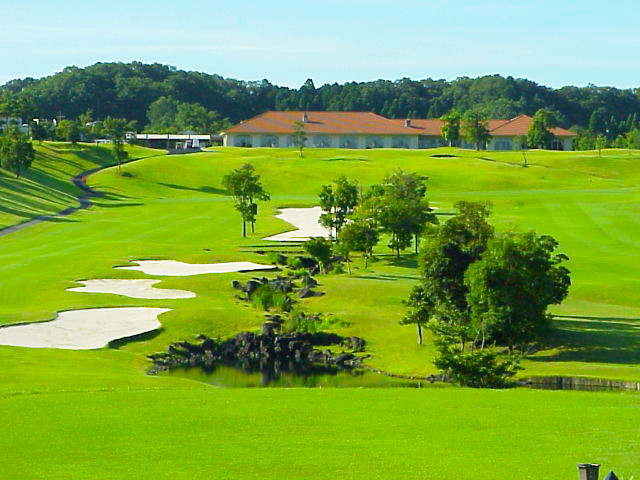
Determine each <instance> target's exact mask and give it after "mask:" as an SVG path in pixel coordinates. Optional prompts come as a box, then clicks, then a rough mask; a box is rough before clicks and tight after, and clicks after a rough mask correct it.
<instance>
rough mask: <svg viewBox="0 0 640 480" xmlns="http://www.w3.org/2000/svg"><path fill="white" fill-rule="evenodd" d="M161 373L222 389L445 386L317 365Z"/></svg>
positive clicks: (193, 369)
mask: <svg viewBox="0 0 640 480" xmlns="http://www.w3.org/2000/svg"><path fill="white" fill-rule="evenodd" d="M160 375H163V376H172V377H180V378H185V379H189V380H192V381H196V382H202V383H206V384H208V385H212V386H215V387H222V388H247V387H249V388H250V387H276V388H361V387H367V388H389V387H396V388H421V387H427V386H429V387H434V386H436V387H443V386H444V384H442V383H439V384H438V383H435V384H430V383H428V382H426V381H425V382H421V381H417V380H405V379H401V378H393V377H387V376H386V375H380V374H377V373H373V372H369V371H366V370H352V371H344V370H342V371H340V370H337V369H336V370H331V369H328V368H327V367H322V366H318V367H317V368H314V369H312V370H309V371H306V372H304V373H299V372H298V373H293V372H278V373H276V372H275V371H274V370H273V369H265V370H262V371H253V372H249V373H245V372H243V371H241V370H238V369H236V368H234V367H230V366H225V365H219V366H216V367H214V368H213V369H212V370H211V371H209V372H206V371H204V370H203V369H201V368H199V367H190V368H177V369H175V370H171V371H169V372H162V373H160Z"/></svg>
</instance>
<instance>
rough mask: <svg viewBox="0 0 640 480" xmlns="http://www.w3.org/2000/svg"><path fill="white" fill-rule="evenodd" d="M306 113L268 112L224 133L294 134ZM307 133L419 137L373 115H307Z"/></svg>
mask: <svg viewBox="0 0 640 480" xmlns="http://www.w3.org/2000/svg"><path fill="white" fill-rule="evenodd" d="M304 113H305V112H303V111H290V112H274V111H272V112H266V113H263V114H261V115H258V116H256V117H253V118H250V119H249V120H245V121H244V122H241V123H239V124H237V125H234V126H233V127H230V128H228V129H227V130H226V131H225V132H224V133H280V134H291V133H293V124H294V122H300V121H302V117H303V115H304ZM306 114H307V122H306V123H305V124H304V130H305V132H306V133H312V134H364V135H383V134H387V135H415V134H416V132H415V130H413V129H411V128H407V127H405V126H404V124H401V125H399V124H397V122H396V121H393V120H389V119H388V118H385V117H382V116H380V115H376V114H375V113H372V112H306Z"/></svg>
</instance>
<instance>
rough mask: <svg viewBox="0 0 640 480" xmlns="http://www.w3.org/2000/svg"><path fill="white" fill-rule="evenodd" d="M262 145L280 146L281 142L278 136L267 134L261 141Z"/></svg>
mask: <svg viewBox="0 0 640 480" xmlns="http://www.w3.org/2000/svg"><path fill="white" fill-rule="evenodd" d="M260 146H261V147H279V146H280V142H278V137H276V136H275V135H265V136H263V137H262V142H260Z"/></svg>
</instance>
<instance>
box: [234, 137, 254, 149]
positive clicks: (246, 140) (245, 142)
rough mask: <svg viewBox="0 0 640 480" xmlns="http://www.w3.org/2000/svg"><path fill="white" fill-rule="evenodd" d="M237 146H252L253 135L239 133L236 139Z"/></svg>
mask: <svg viewBox="0 0 640 480" xmlns="http://www.w3.org/2000/svg"><path fill="white" fill-rule="evenodd" d="M235 146H236V147H252V146H253V145H252V143H251V137H250V136H249V135H239V136H237V137H236V141H235Z"/></svg>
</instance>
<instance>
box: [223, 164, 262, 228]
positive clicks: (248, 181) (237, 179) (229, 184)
mask: <svg viewBox="0 0 640 480" xmlns="http://www.w3.org/2000/svg"><path fill="white" fill-rule="evenodd" d="M222 185H224V188H225V189H226V190H227V193H228V194H229V195H231V196H233V198H234V200H235V208H236V210H238V212H240V216H241V217H242V236H243V237H246V236H247V222H248V223H250V224H251V232H252V233H253V232H254V231H255V222H256V216H257V213H258V205H257V204H256V203H255V202H256V201H258V200H262V201H266V200H269V199H270V196H269V194H268V193H267V192H266V191H265V190H264V189H263V188H262V184H261V183H260V175H258V174H256V173H255V169H254V168H253V165H251V164H250V163H245V164H244V165H242V166H240V167H238V168H236V169H235V170H232V171H231V172H230V173H228V174H226V175H225V176H223V177H222Z"/></svg>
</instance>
